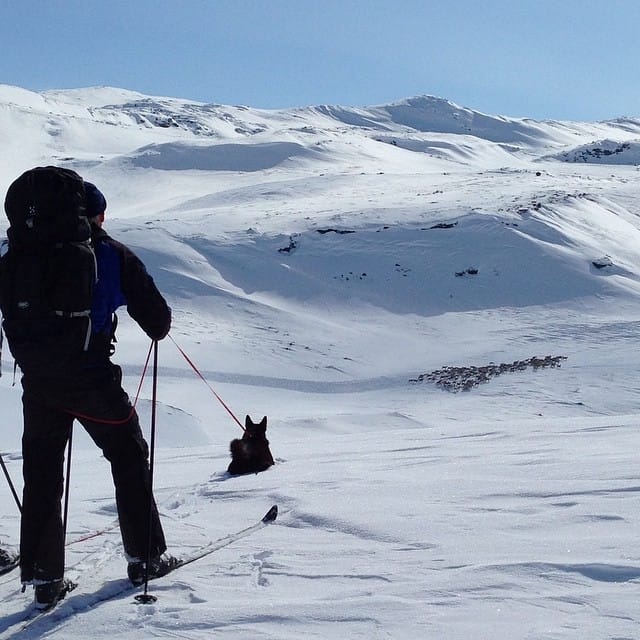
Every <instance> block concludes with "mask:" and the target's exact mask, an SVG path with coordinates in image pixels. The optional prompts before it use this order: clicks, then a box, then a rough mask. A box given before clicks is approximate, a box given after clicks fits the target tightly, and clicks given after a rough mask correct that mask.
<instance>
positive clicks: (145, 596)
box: [135, 340, 158, 604]
mask: <svg viewBox="0 0 640 640" xmlns="http://www.w3.org/2000/svg"><path fill="white" fill-rule="evenodd" d="M152 379H153V387H152V393H151V442H150V445H149V539H148V540H147V562H146V565H145V569H144V593H141V594H140V595H137V596H136V597H135V600H137V601H138V602H140V603H141V604H150V603H152V602H155V601H156V600H157V598H156V597H155V596H154V595H150V594H149V593H148V591H149V566H150V564H151V542H152V536H153V507H154V505H153V467H154V460H155V449H156V403H157V399H158V341H157V340H154V341H153V378H152Z"/></svg>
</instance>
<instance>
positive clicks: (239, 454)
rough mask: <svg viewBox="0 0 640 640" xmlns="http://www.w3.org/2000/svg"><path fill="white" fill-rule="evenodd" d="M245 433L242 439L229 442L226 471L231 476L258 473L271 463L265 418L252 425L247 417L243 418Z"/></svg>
mask: <svg viewBox="0 0 640 640" xmlns="http://www.w3.org/2000/svg"><path fill="white" fill-rule="evenodd" d="M244 426H245V431H244V435H243V436H242V438H238V439H236V440H232V441H231V445H230V446H229V449H230V450H231V464H230V465H229V468H228V469H227V471H228V472H229V473H230V474H231V475H232V476H239V475H242V474H245V473H258V472H260V471H264V470H265V469H268V468H269V467H270V466H271V465H272V464H274V462H273V456H272V455H271V451H270V450H269V441H268V440H267V416H265V417H264V418H262V422H260V423H259V424H254V423H253V422H252V420H251V418H250V417H249V416H247V417H246V418H245V422H244Z"/></svg>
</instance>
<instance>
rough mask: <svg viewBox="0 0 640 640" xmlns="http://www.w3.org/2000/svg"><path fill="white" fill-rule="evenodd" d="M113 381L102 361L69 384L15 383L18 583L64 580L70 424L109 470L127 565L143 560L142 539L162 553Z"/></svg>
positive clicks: (137, 438) (116, 377) (124, 400)
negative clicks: (18, 410) (19, 477)
mask: <svg viewBox="0 0 640 640" xmlns="http://www.w3.org/2000/svg"><path fill="white" fill-rule="evenodd" d="M120 378H121V375H120V368H119V367H117V366H116V365H113V364H111V363H110V362H108V363H106V364H105V366H104V367H99V368H95V369H92V370H90V371H87V372H86V373H83V375H81V376H77V377H76V378H75V379H72V380H59V379H58V380H54V379H50V378H49V379H44V378H39V377H34V376H24V377H23V379H22V387H23V396H22V404H23V412H24V432H23V437H22V456H23V477H24V493H23V502H22V520H21V531H20V568H21V579H22V582H32V581H36V582H37V581H41V580H42V581H49V580H56V579H58V578H62V577H63V574H64V531H63V522H62V508H61V498H62V493H63V484H64V482H63V476H64V469H63V467H64V456H65V448H66V445H67V442H68V439H69V434H70V432H71V428H72V424H73V421H74V419H77V420H78V421H79V422H80V423H81V424H82V426H83V427H84V428H85V429H86V431H87V432H88V433H89V435H90V436H91V438H92V439H93V441H94V442H95V443H96V445H98V447H99V448H100V449H101V450H102V453H103V455H104V457H105V458H106V459H107V460H108V461H109V463H110V464H111V474H112V477H113V483H114V486H115V497H116V506H117V510H118V518H119V522H120V531H121V535H122V542H123V545H124V550H125V554H126V555H127V557H128V559H129V560H132V559H140V560H143V561H144V560H146V558H147V554H148V550H149V540H151V547H150V552H151V557H153V556H156V555H160V554H162V553H164V551H165V550H166V543H165V539H164V534H163V531H162V525H161V524H160V518H159V516H158V511H157V508H156V505H155V501H154V499H153V496H152V494H151V481H150V471H149V463H148V453H149V450H148V446H147V443H146V441H145V439H144V436H143V434H142V431H141V429H140V424H139V421H138V416H137V414H136V412H135V410H134V408H133V407H132V406H131V403H130V402H129V398H128V396H127V394H126V393H125V391H124V390H123V389H122V386H121V385H120ZM150 508H151V517H150V513H149V509H150ZM150 522H151V536H149V524H150Z"/></svg>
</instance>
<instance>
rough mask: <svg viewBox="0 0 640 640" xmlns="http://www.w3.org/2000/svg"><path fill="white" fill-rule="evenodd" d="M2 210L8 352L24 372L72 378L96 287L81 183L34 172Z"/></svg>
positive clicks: (59, 172) (2, 296) (57, 172)
mask: <svg viewBox="0 0 640 640" xmlns="http://www.w3.org/2000/svg"><path fill="white" fill-rule="evenodd" d="M4 208H5V212H6V214H7V218H8V219H9V224H10V227H9V229H8V230H7V240H5V241H4V242H3V243H2V246H1V247H0V310H1V311H2V316H3V323H2V326H3V328H4V331H5V334H6V336H7V341H8V343H9V348H10V349H11V353H12V354H13V357H14V358H15V360H16V362H17V363H18V365H19V366H20V368H21V369H22V371H23V373H25V374H33V375H40V376H59V375H61V374H72V373H73V372H74V371H75V370H77V367H78V365H81V363H82V354H83V352H85V351H86V350H87V347H88V344H89V338H90V335H91V318H90V312H91V298H92V295H93V287H94V284H95V282H96V259H95V254H94V252H93V249H92V246H91V226H90V224H89V221H88V220H87V218H86V217H85V215H84V213H85V191H84V181H83V180H82V178H81V177H80V176H79V175H78V174H77V173H76V172H75V171H71V170H70V169H63V168H59V167H36V168H35V169H31V170H29V171H26V172H25V173H23V174H22V175H21V176H20V177H19V178H17V179H16V180H15V181H14V182H13V183H12V184H11V186H10V187H9V190H8V191H7V195H6V198H5V202H4Z"/></svg>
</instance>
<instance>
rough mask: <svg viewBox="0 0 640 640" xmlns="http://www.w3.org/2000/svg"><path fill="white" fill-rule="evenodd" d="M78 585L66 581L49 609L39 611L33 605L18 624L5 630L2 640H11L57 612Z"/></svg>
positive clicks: (1, 635) (15, 623)
mask: <svg viewBox="0 0 640 640" xmlns="http://www.w3.org/2000/svg"><path fill="white" fill-rule="evenodd" d="M77 586H78V584H77V583H76V582H73V581H72V580H67V579H65V580H64V582H63V584H62V590H61V591H60V593H59V594H58V597H57V598H56V600H55V601H54V602H52V603H51V604H50V605H49V606H48V607H46V608H44V609H37V608H36V606H35V604H32V605H31V606H30V607H29V609H28V610H27V612H26V614H25V615H23V616H22V617H21V618H19V619H18V620H17V621H16V622H14V623H13V624H11V625H10V626H9V627H7V628H6V629H4V631H3V632H2V633H1V634H0V638H10V637H13V636H14V635H15V634H18V633H20V632H22V631H24V630H26V629H28V628H29V627H30V626H31V625H32V624H35V623H36V622H38V621H39V620H42V618H44V617H45V616H47V615H49V614H50V613H51V612H53V611H54V610H55V608H56V607H57V606H58V604H59V603H60V602H61V601H62V600H63V599H64V598H65V596H66V595H67V594H68V593H71V591H73V590H74V589H75V588H76V587H77Z"/></svg>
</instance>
